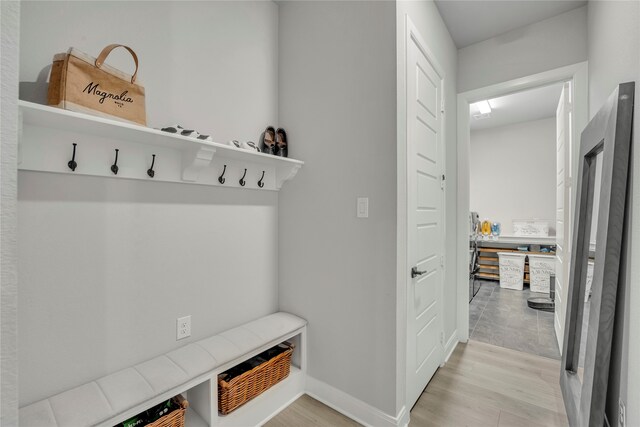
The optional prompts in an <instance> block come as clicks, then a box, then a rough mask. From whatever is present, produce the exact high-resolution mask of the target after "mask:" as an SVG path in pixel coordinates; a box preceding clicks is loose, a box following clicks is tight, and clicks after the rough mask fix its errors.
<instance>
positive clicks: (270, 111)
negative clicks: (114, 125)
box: [20, 1, 278, 142]
mask: <svg viewBox="0 0 640 427" xmlns="http://www.w3.org/2000/svg"><path fill="white" fill-rule="evenodd" d="M22 10H23V14H22V26H21V34H22V41H21V46H20V47H21V53H20V81H21V82H23V83H21V88H20V89H21V90H20V98H22V99H29V100H32V99H33V100H36V101H37V102H41V103H46V90H47V89H46V88H47V84H46V79H47V77H48V73H49V68H50V65H51V60H52V58H53V55H54V54H55V53H59V52H65V51H66V50H67V49H68V48H69V47H71V46H73V47H75V48H78V49H79V50H81V51H83V52H86V53H88V54H90V55H92V56H97V55H98V54H99V53H100V51H101V50H102V48H103V47H105V46H106V45H108V44H110V43H121V44H125V45H128V46H130V47H132V48H133V49H134V50H135V51H136V53H137V55H138V57H139V59H140V70H139V78H140V82H141V83H142V84H143V85H144V87H145V90H146V107H147V119H148V120H147V125H148V126H149V127H164V126H169V125H172V124H176V123H178V124H181V125H182V126H184V127H187V128H192V129H196V130H198V131H199V132H200V133H204V134H211V135H212V136H213V137H214V140H215V141H218V142H227V141H229V140H231V139H238V140H252V141H256V140H257V139H258V137H259V135H260V133H261V132H262V130H264V128H265V127H266V126H267V125H269V124H272V125H273V124H275V122H276V121H277V98H278V76H277V74H278V68H277V64H278V51H277V37H278V7H277V5H276V4H274V3H273V2H271V1H242V2H236V1H207V2H202V1H153V2H148V1H127V2H112V1H70V2H58V1H42V2H40V1H25V2H23V4H22ZM112 57H113V60H112ZM109 61H113V62H112V65H114V66H117V67H119V68H121V69H122V70H125V71H130V70H133V63H132V60H131V56H130V55H129V54H128V53H127V52H126V51H124V50H123V49H117V50H115V51H114V52H113V53H112V54H111V55H110V56H109V59H108V60H107V62H108V63H109Z"/></svg>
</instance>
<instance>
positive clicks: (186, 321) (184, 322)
mask: <svg viewBox="0 0 640 427" xmlns="http://www.w3.org/2000/svg"><path fill="white" fill-rule="evenodd" d="M190 336H191V316H185V317H179V318H178V320H177V322H176V341H177V340H181V339H183V338H187V337H190Z"/></svg>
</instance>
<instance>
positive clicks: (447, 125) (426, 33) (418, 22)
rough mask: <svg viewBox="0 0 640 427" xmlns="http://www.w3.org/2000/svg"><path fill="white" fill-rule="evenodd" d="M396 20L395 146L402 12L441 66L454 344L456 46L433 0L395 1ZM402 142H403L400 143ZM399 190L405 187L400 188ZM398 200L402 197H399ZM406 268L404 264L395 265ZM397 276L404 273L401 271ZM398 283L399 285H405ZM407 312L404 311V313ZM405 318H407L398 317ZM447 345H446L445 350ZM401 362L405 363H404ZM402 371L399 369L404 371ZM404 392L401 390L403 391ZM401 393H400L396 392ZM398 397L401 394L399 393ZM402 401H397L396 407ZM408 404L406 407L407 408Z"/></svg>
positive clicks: (447, 319) (448, 336)
mask: <svg viewBox="0 0 640 427" xmlns="http://www.w3.org/2000/svg"><path fill="white" fill-rule="evenodd" d="M396 9H397V18H396V19H397V20H396V46H397V52H398V55H397V56H398V73H397V78H398V90H397V92H398V147H399V148H400V149H401V150H402V148H403V146H404V145H406V142H405V141H406V126H405V123H406V105H407V102H406V71H405V67H406V65H405V62H406V61H405V57H404V52H403V49H404V45H405V41H404V40H405V34H406V29H405V16H409V18H410V19H411V21H412V22H413V24H414V25H415V26H416V28H417V30H418V32H419V33H420V34H421V35H422V37H423V39H424V40H425V42H426V43H427V45H428V47H429V49H430V50H431V52H432V54H433V55H434V56H435V58H437V60H438V62H439V63H440V65H441V66H442V68H443V69H444V74H445V78H444V94H443V95H444V104H445V114H444V115H443V121H444V125H443V131H444V132H443V135H444V139H443V143H444V150H445V171H444V172H445V176H446V193H445V199H446V200H445V213H446V220H445V227H446V229H445V246H446V247H445V274H444V293H443V297H444V301H443V308H444V309H443V320H444V333H445V344H447V343H451V345H453V344H454V343H455V342H457V334H456V331H457V329H456V327H457V315H458V310H457V285H456V280H457V277H456V273H457V271H456V268H455V265H456V262H455V260H456V236H457V226H456V221H455V218H456V215H457V213H456V190H457V153H456V138H457V127H456V93H457V90H456V68H457V49H456V47H455V44H454V43H453V40H452V39H451V36H450V34H449V31H448V30H447V27H446V26H445V24H444V22H443V21H442V18H441V16H440V13H439V12H438V9H437V8H436V5H435V3H434V2H433V1H398V2H396ZM403 144H404V145H403ZM405 158H406V153H404V151H399V152H398V162H399V163H398V164H399V165H398V169H399V170H402V165H401V162H406V160H405ZM398 191H399V193H402V191H404V192H405V193H406V189H399V190H398ZM399 200H405V199H404V198H403V197H399ZM400 215H406V206H404V204H403V203H400V206H399V210H398V216H400ZM401 246H402V245H401V243H400V239H399V248H398V250H399V251H403V250H404V249H403V248H402V247H401ZM398 268H399V269H400V268H405V273H406V266H398ZM399 277H405V278H406V276H402V275H400V276H399ZM405 285H406V284H399V285H398V286H405ZM399 299H400V300H401V301H400V303H401V304H403V303H404V300H405V299H406V297H405V296H404V293H402V297H401V298H399ZM405 315H406V314H405ZM398 321H399V322H400V321H404V322H406V318H403V319H399V320H398ZM402 342H403V343H404V342H405V341H404V340H402ZM447 350H448V349H445V351H447ZM403 366H404V365H403ZM404 374H405V372H404V371H403V372H402V375H404ZM403 392H404V391H403ZM398 394H399V395H400V393H398ZM398 397H400V396H398ZM402 404H404V402H400V401H398V405H399V407H400V406H401V405H402ZM409 409H410V408H407V410H409Z"/></svg>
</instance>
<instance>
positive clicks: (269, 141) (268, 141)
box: [260, 126, 276, 154]
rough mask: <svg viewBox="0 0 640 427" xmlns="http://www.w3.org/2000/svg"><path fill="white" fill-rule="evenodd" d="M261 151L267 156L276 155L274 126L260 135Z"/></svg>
mask: <svg viewBox="0 0 640 427" xmlns="http://www.w3.org/2000/svg"><path fill="white" fill-rule="evenodd" d="M260 150H261V151H262V152H263V153H266V154H276V131H275V129H274V128H273V127H272V126H269V127H267V128H266V129H265V130H264V132H262V135H260Z"/></svg>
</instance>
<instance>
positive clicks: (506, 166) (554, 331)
mask: <svg viewBox="0 0 640 427" xmlns="http://www.w3.org/2000/svg"><path fill="white" fill-rule="evenodd" d="M561 100H563V101H561ZM487 107H488V108H490V109H491V111H488V109H487ZM586 123H587V78H586V63H581V64H575V65H572V66H568V67H563V68H560V69H556V70H552V71H548V72H545V73H540V74H537V75H533V76H529V77H526V78H522V79H517V80H513V81H509V82H505V83H500V84H497V85H493V86H489V87H486V88H481V89H476V90H473V91H469V92H465V93H462V94H459V95H458V217H457V223H458V224H457V225H458V230H460V231H461V232H459V235H458V244H457V246H458V266H457V272H458V277H459V278H460V280H459V288H458V295H459V297H458V304H459V305H458V310H459V311H458V313H459V318H458V325H459V333H460V341H468V340H469V339H472V340H478V341H482V342H486V343H489V344H493V345H498V346H502V347H507V348H511V349H515V350H519V351H524V352H528V353H532V354H536V355H541V356H545V357H550V358H554V359H559V358H560V355H561V352H562V347H561V346H562V339H563V334H564V311H565V305H566V287H565V286H564V283H565V280H566V278H565V274H566V272H568V266H567V265H566V264H567V263H566V262H565V259H569V256H568V254H567V253H565V249H564V242H565V240H566V241H567V242H569V241H570V240H569V239H568V237H567V233H568V231H569V230H570V229H571V227H570V214H571V209H570V207H571V206H572V205H573V204H574V200H573V198H574V196H573V194H572V193H571V184H572V182H573V179H574V178H575V177H573V176H571V171H572V170H575V159H574V157H575V156H572V154H571V152H572V151H575V150H576V149H577V147H572V143H573V145H576V142H577V141H579V134H580V130H581V129H582V128H584V125H585V124H586ZM484 221H486V222H485V223H484V233H483V227H482V225H483V222H484ZM463 230H464V231H467V232H462V231H463ZM501 265H502V267H503V268H502V269H501ZM565 271H566V272H565ZM545 272H546V273H547V279H546V281H545V280H544V279H543V280H540V278H541V277H544V274H541V273H545ZM551 272H554V273H555V281H554V280H549V278H548V276H549V273H551ZM501 273H502V274H501ZM532 275H533V276H534V277H532ZM466 279H468V280H466ZM501 282H502V286H501ZM552 283H553V284H555V290H556V294H555V301H554V303H555V307H554V308H552V309H550V311H539V310H536V309H533V308H530V307H529V305H528V301H527V300H528V299H529V298H530V297H533V296H537V295H540V296H547V297H548V296H550V290H547V289H544V286H545V284H546V286H547V287H548V288H552V287H553V286H551V284H552ZM541 286H542V288H541ZM532 287H533V289H532ZM514 288H515V289H514ZM535 291H542V292H535ZM558 337H559V339H558Z"/></svg>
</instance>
